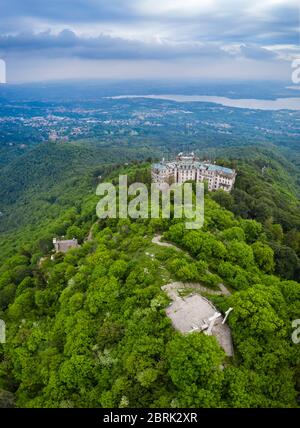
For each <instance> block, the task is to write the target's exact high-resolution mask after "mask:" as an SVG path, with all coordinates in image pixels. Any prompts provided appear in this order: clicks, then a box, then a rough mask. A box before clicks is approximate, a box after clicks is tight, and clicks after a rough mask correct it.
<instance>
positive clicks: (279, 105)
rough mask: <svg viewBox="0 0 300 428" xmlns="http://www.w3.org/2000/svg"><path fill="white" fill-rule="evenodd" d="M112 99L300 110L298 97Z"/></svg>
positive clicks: (163, 96)
mask: <svg viewBox="0 0 300 428" xmlns="http://www.w3.org/2000/svg"><path fill="white" fill-rule="evenodd" d="M107 98H112V99H123V98H150V99H154V100H168V101H176V102H179V103H187V102H207V103H214V104H221V105H222V106H226V107H236V108H246V109H254V110H300V98H277V99H276V100H257V99H252V98H249V99H233V98H227V97H217V96H211V95H120V96H115V97H107Z"/></svg>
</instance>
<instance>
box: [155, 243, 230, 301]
mask: <svg viewBox="0 0 300 428" xmlns="http://www.w3.org/2000/svg"><path fill="white" fill-rule="evenodd" d="M161 238H162V236H161V235H155V236H154V238H153V239H152V243H153V244H157V245H160V246H161V247H172V248H174V249H175V250H177V251H183V250H182V249H181V248H178V247H176V245H174V244H171V243H170V242H161ZM218 287H219V289H220V290H219V291H217V290H211V289H210V288H207V287H205V286H204V285H202V284H200V283H193V282H180V281H177V282H172V283H170V284H167V285H164V286H163V287H162V289H163V290H165V291H166V292H167V294H168V295H169V297H171V298H172V299H173V300H175V299H176V296H177V297H179V296H178V294H177V292H178V291H179V290H183V289H185V288H193V289H194V290H197V291H200V292H201V291H202V292H203V293H207V294H211V295H215V296H230V295H231V293H230V291H229V290H228V289H227V288H226V287H225V285H224V284H222V283H220V284H218Z"/></svg>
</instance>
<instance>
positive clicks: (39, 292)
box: [0, 153, 300, 407]
mask: <svg viewBox="0 0 300 428" xmlns="http://www.w3.org/2000/svg"><path fill="white" fill-rule="evenodd" d="M258 157H259V158H260V159H257V157H256V158H255V159H254V160H253V161H250V160H249V162H248V163H247V165H245V164H243V161H241V160H239V159H236V160H234V161H233V160H232V158H231V157H230V156H229V157H228V158H223V161H224V163H226V162H227V163H228V165H231V166H233V163H234V162H237V164H236V167H237V169H238V173H239V178H238V181H237V185H236V189H235V191H234V192H233V193H232V195H228V194H225V193H223V192H221V191H220V192H215V193H211V194H206V197H205V223H204V227H203V228H202V229H201V230H192V231H191V230H187V229H185V227H184V221H183V220H178V219H176V220H175V219H171V220H166V219H164V220H154V219H152V220H151V219H149V220H136V221H131V220H129V219H128V220H118V219H116V220H112V219H110V220H101V221H100V220H98V219H97V217H96V213H95V205H96V203H97V197H96V196H95V195H93V193H92V192H90V193H89V194H84V195H83V194H81V195H79V194H78V199H77V201H76V204H74V206H73V207H66V209H62V210H61V212H60V216H58V217H57V218H55V219H50V218H49V220H48V226H47V228H45V229H43V230H42V231H41V234H42V235H43V236H40V237H39V239H36V240H33V241H31V242H30V241H28V243H27V245H20V246H19V249H18V250H16V251H15V254H14V255H13V256H12V257H11V258H8V259H6V260H5V261H4V262H3V263H2V265H1V268H0V307H1V309H0V318H1V319H3V320H5V322H6V325H7V341H6V344H4V345H0V359H1V366H0V374H1V380H0V388H1V394H0V399H1V404H2V405H4V406H13V405H15V406H18V407H135V406H137V407H169V406H171V407H193V406H195V407H297V406H298V403H299V400H298V398H299V387H300V377H299V364H300V352H299V345H296V344H294V343H293V341H292V339H291V335H292V331H293V328H292V321H293V320H294V319H297V318H299V313H300V284H299V282H297V281H296V280H295V279H297V275H298V273H297V267H295V266H294V265H295V263H293V268H292V267H291V266H290V265H287V267H289V271H287V269H286V268H285V267H284V262H285V261H286V263H289V262H290V259H289V258H286V257H285V256H282V254H281V253H280V252H279V253H278V248H280V251H293V257H295V259H294V261H297V260H298V256H299V248H298V247H297V242H299V241H297V239H298V240H299V235H297V234H299V223H298V213H297V211H296V210H294V208H295V207H297V186H296V185H294V183H293V179H292V178H291V176H289V173H288V171H287V170H285V169H284V167H283V166H282V165H281V164H280V162H277V161H276V160H274V161H273V162H272V164H270V163H269V164H268V165H264V163H265V158H264V154H263V153H259V155H258ZM149 166H150V165H149V164H139V165H133V164H130V165H129V166H124V167H121V168H120V169H116V170H115V171H114V172H113V173H111V172H110V171H107V179H111V180H112V181H113V182H116V181H117V176H118V174H119V173H127V174H128V177H129V181H131V182H134V181H143V182H146V183H148V184H149ZM264 166H266V168H265V169H263V168H264ZM262 169H263V172H262ZM259 174H263V175H262V176H261V175H259ZM87 176H88V175H87ZM92 176H93V173H92ZM94 177H97V175H96V176H95V175H94ZM278 177H279V180H278ZM283 180H285V181H283ZM264 182H265V183H266V187H265V189H267V191H266V192H265V193H263V183H264ZM96 183H97V180H95V181H92V182H89V183H88V185H87V188H91V186H92V185H95V184H96ZM249 183H250V184H251V185H250V184H249ZM281 185H282V189H287V190H286V191H287V192H290V193H289V196H288V198H287V199H286V200H284V199H283V200H284V201H285V204H286V207H284V206H280V203H281V201H282V199H281V198H279V199H278V200H277V199H276V191H278V193H279V194H280V192H281V187H280V186H281ZM289 186H290V187H289ZM271 191H272V192H273V193H272V195H274V196H272V204H270V203H269V201H268V199H270V192H271ZM79 196H80V197H79ZM246 198H248V199H246ZM264 204H265V205H266V206H267V208H266V209H269V207H271V210H272V211H267V214H265V211H264V209H263V206H264ZM257 206H258V207H260V209H259V210H257V211H255V209H257ZM246 208H247V211H246ZM283 212H287V216H286V218H285V219H282V218H281V217H282V213H283ZM292 214H294V216H292ZM288 222H290V223H288ZM54 234H55V235H64V236H66V237H68V238H72V237H74V236H76V237H77V238H78V239H79V242H80V244H81V247H80V248H77V249H72V250H70V251H69V252H68V253H67V254H66V255H63V254H60V253H58V254H56V255H55V256H54V258H52V259H51V258H50V255H51V254H52V250H51V240H52V237H53V235H54ZM155 234H162V235H163V238H164V239H166V240H168V241H170V242H173V243H174V244H176V245H177V246H178V247H180V248H181V249H182V252H180V253H179V252H178V251H176V250H175V249H172V248H165V247H159V246H157V245H155V244H153V243H152V238H153V236H154V235H155ZM88 236H89V237H92V239H89V240H87V239H86V238H87V237H88ZM291 237H293V239H294V240H293V246H294V247H295V248H292V247H291V246H288V244H289V245H291V243H292V239H291ZM287 248H288V250H287ZM284 249H286V250H284ZM149 254H151V255H153V257H149ZM172 280H179V281H183V282H199V283H201V284H203V285H204V286H206V287H208V288H211V289H212V290H214V289H216V288H217V286H218V284H220V283H223V284H224V285H225V286H226V287H227V288H228V289H229V290H230V291H231V293H232V294H231V295H230V296H213V297H210V299H211V300H213V302H214V304H215V305H216V306H217V308H218V309H219V310H220V311H222V312H224V311H225V310H226V309H227V308H228V307H229V306H231V307H233V312H232V314H230V317H229V318H228V322H229V325H230V328H231V331H232V335H233V343H234V351H235V354H234V357H233V358H228V357H225V354H224V352H223V350H222V349H221V348H220V346H219V345H218V343H217V341H216V339H215V338H214V337H212V336H206V335H204V334H201V333H192V334H189V335H181V334H179V333H177V332H175V330H174V329H173V327H172V326H171V322H170V320H169V319H168V318H167V316H166V314H165V308H166V307H167V305H168V303H169V299H168V297H167V295H166V294H165V293H164V292H163V291H162V290H161V286H163V285H165V284H167V283H169V282H170V281H172Z"/></svg>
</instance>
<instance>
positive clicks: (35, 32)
mask: <svg viewBox="0 0 300 428" xmlns="http://www.w3.org/2000/svg"><path fill="white" fill-rule="evenodd" d="M298 1H299V0H252V1H251V2H248V1H244V2H241V1H240V0H201V1H200V0H112V1H107V0H48V1H47V2H42V1H40V0H26V1H24V0H1V15H0V29H1V30H0V57H1V56H3V57H4V58H7V59H9V60H10V63H13V62H14V61H16V60H19V59H20V58H23V59H24V58H26V63H29V62H30V60H32V62H33V61H35V63H36V62H37V61H38V60H39V59H40V60H42V61H44V62H46V59H52V60H53V61H54V60H57V59H59V60H60V61H61V62H62V61H63V60H64V63H65V60H68V59H69V60H70V59H79V60H81V61H90V60H92V61H115V60H116V61H119V64H121V62H122V61H123V63H124V64H125V61H132V62H133V61H135V62H136V63H137V62H138V61H144V62H145V61H163V62H164V63H167V62H168V61H169V64H170V65H169V66H170V68H172V67H173V63H174V61H178V62H179V61H182V63H183V64H184V67H186V66H187V65H186V61H188V60H189V59H190V61H198V62H201V66H202V68H205V67H206V66H208V64H212V62H214V64H217V63H220V62H222V61H223V62H226V61H227V62H230V61H232V60H234V61H235V63H234V66H235V67H238V64H240V67H241V69H242V68H243V66H244V63H243V64H242V61H244V60H251V61H255V62H256V64H259V63H261V64H262V63H264V64H265V63H269V64H274V63H276V62H278V61H279V62H280V60H281V59H285V60H288V59H289V58H290V52H291V51H292V50H294V51H296V46H297V45H298V44H299V4H298ZM278 46H279V48H278ZM285 46H288V48H287V50H286V51H285V49H286V48H285ZM273 47H274V48H273ZM239 61H240V62H239ZM124 67H125V65H124ZM83 68H84V67H83ZM279 68H280V67H279ZM120 73H121V72H120Z"/></svg>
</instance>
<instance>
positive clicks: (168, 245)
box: [152, 235, 182, 251]
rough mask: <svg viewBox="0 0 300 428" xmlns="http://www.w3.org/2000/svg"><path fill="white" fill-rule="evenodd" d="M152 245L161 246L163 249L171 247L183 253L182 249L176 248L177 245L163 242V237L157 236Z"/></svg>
mask: <svg viewBox="0 0 300 428" xmlns="http://www.w3.org/2000/svg"><path fill="white" fill-rule="evenodd" d="M152 244H157V245H160V246H161V247H169V248H170V247H171V248H174V249H175V250H177V251H182V250H181V248H178V247H176V245H174V244H171V243H170V242H162V241H161V235H155V236H154V238H153V239H152Z"/></svg>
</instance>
